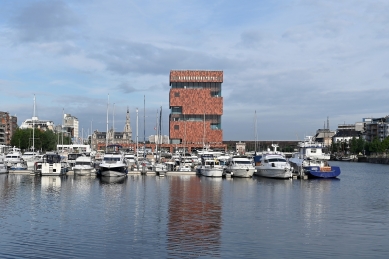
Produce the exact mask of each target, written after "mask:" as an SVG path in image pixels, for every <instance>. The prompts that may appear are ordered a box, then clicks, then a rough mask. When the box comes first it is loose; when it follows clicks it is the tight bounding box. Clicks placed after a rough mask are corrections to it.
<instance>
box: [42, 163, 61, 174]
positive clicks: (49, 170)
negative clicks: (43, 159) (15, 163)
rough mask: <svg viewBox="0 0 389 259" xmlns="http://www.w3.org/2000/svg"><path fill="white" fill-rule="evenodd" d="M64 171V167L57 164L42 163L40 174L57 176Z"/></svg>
mask: <svg viewBox="0 0 389 259" xmlns="http://www.w3.org/2000/svg"><path fill="white" fill-rule="evenodd" d="M65 173H66V169H65V168H63V167H62V166H61V163H58V164H53V165H52V164H45V163H43V164H42V169H41V175H42V176H59V175H63V174H65Z"/></svg>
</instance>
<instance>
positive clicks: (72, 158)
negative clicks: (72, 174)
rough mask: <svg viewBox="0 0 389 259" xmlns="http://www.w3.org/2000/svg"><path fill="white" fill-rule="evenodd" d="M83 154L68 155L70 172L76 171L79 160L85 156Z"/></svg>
mask: <svg viewBox="0 0 389 259" xmlns="http://www.w3.org/2000/svg"><path fill="white" fill-rule="evenodd" d="M83 155H84V154H82V153H68V155H67V164H68V168H69V170H74V166H75V165H76V160H77V158H79V157H81V156H83Z"/></svg>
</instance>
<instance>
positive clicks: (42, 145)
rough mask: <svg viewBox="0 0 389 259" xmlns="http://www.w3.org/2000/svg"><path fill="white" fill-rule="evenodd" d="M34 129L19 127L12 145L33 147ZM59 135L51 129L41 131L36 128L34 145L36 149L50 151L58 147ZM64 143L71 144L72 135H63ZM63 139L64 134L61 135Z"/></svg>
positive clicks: (13, 137)
mask: <svg viewBox="0 0 389 259" xmlns="http://www.w3.org/2000/svg"><path fill="white" fill-rule="evenodd" d="M32 133H33V132H32V129H17V130H16V132H15V133H14V134H13V136H12V138H11V145H12V146H16V147H19V148H20V149H22V150H27V149H30V148H32V135H33V134H32ZM58 139H59V135H58V134H55V133H54V132H53V131H51V130H46V131H41V130H39V129H35V132H34V147H35V150H42V151H43V152H45V151H50V150H56V149H57V144H58V143H57V142H58ZM63 139H64V144H71V139H70V137H66V136H64V137H63ZM61 140H62V136H61Z"/></svg>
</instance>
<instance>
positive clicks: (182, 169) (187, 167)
mask: <svg viewBox="0 0 389 259" xmlns="http://www.w3.org/2000/svg"><path fill="white" fill-rule="evenodd" d="M177 171H179V172H190V171H192V167H191V166H190V165H189V164H185V163H184V164H180V165H179V166H178V168H177Z"/></svg>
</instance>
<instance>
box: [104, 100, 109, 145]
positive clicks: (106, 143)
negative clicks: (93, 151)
mask: <svg viewBox="0 0 389 259" xmlns="http://www.w3.org/2000/svg"><path fill="white" fill-rule="evenodd" d="M108 112H109V94H108V102H107V133H106V134H105V152H107V147H108Z"/></svg>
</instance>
